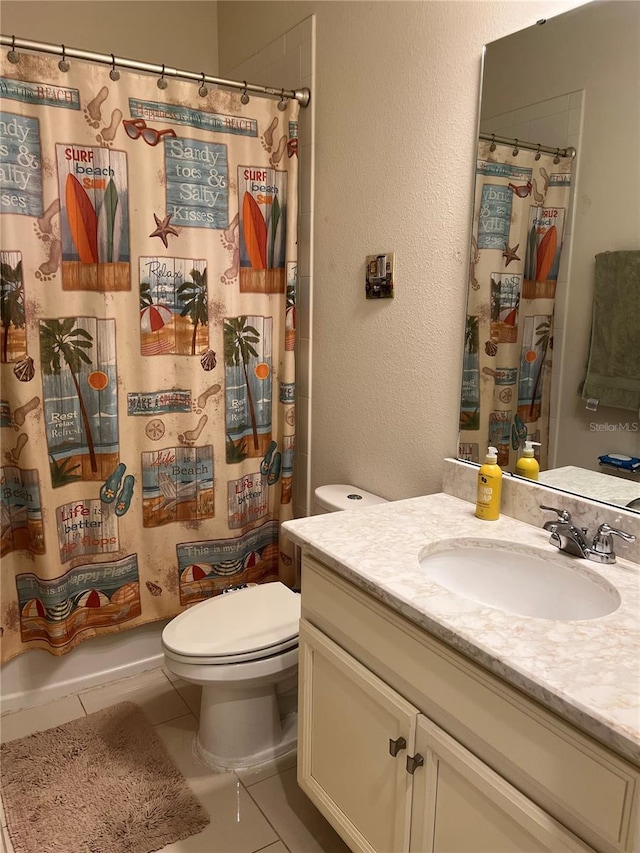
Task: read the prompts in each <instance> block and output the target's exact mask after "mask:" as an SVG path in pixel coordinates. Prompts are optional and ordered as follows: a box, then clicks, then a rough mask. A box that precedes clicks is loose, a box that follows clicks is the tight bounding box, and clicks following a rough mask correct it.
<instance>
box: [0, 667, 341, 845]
mask: <svg viewBox="0 0 640 853" xmlns="http://www.w3.org/2000/svg"><path fill="white" fill-rule="evenodd" d="M199 691H200V688H199V687H197V686H196V685H192V684H187V683H186V682H184V681H181V680H176V679H174V677H173V676H171V677H169V675H168V674H167V673H166V672H165V671H164V670H163V669H154V670H151V671H150V672H146V673H142V674H141V675H138V676H134V677H132V678H126V679H123V680H121V681H116V682H113V683H112V684H109V685H106V686H103V687H94V688H91V689H90V690H85V691H83V692H81V693H78V694H75V695H73V696H67V697H66V698H64V699H59V700H57V701H54V702H50V703H48V704H47V705H40V706H39V707H36V708H31V709H28V710H24V711H18V712H17V713H15V714H5V715H4V716H3V717H2V718H1V719H0V737H1V739H2V741H3V742H4V741H7V740H13V738H18V737H23V736H24V735H27V734H31V733H32V732H35V731H40V730H42V729H46V728H51V727H53V726H58V725H61V724H62V723H66V722H68V721H69V720H73V719H76V718H77V717H80V716H82V715H84V714H90V713H92V712H93V711H98V710H100V709H101V708H106V707H108V706H109V705H114V704H116V703H117V702H123V701H126V700H130V701H132V702H136V703H137V704H138V705H139V706H140V707H141V708H142V710H143V711H144V712H145V714H146V715H147V717H148V719H149V720H150V722H151V723H152V724H153V725H154V727H155V729H156V732H157V733H158V735H159V737H160V739H161V740H162V742H163V743H164V745H165V747H166V749H167V751H168V753H169V755H170V756H171V758H172V759H173V761H174V762H175V764H176V766H177V767H178V768H179V769H180V771H181V772H182V774H183V775H184V776H185V778H186V779H187V781H188V782H189V784H190V785H191V787H192V788H193V790H194V792H195V794H196V796H197V797H198V798H199V799H200V802H201V803H202V804H203V806H204V807H205V808H206V809H207V811H208V812H209V814H210V816H211V823H210V824H209V825H208V826H207V828H206V829H205V830H203V831H202V832H201V833H199V834H198V835H193V836H191V838H187V839H185V840H184V841H177V842H175V843H174V844H169V845H167V846H166V847H163V848H162V850H163V851H164V853H257V851H264V853H287V851H288V853H348V848H347V847H346V845H345V844H344V843H343V842H342V840H341V839H340V838H339V837H338V835H337V834H336V833H335V832H334V830H333V829H332V827H331V826H330V825H329V824H328V823H327V822H326V820H325V819H324V818H323V817H322V815H321V814H320V812H319V811H318V810H317V809H316V808H315V806H313V804H312V803H311V802H310V800H309V799H308V798H307V797H306V796H305V795H304V794H303V793H302V791H301V790H300V788H299V787H298V785H297V782H296V769H295V758H290V759H287V760H282V761H278V762H273V763H272V764H270V765H263V766H262V767H260V768H259V769H257V770H243V771H238V772H237V773H216V772H214V771H212V770H210V769H209V768H208V767H206V766H205V765H204V764H202V763H201V762H199V761H198V759H197V758H195V757H194V756H193V754H192V750H191V742H192V737H193V733H194V731H195V730H196V728H197V724H198V721H197V716H198V710H199V705H200V696H199ZM0 819H1V821H2V851H3V853H13V847H12V845H11V841H10V838H9V833H8V831H7V827H6V820H5V816H4V810H2V811H0ZM43 853H44V851H43ZM69 853H79V851H73V850H70V851H69Z"/></svg>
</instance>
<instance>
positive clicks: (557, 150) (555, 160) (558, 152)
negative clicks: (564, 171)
mask: <svg viewBox="0 0 640 853" xmlns="http://www.w3.org/2000/svg"><path fill="white" fill-rule="evenodd" d="M553 162H554V163H555V164H556V165H558V163H559V162H560V149H559V148H556V156H555V157H554V158H553Z"/></svg>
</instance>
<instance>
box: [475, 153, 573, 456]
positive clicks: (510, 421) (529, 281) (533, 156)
mask: <svg viewBox="0 0 640 853" xmlns="http://www.w3.org/2000/svg"><path fill="white" fill-rule="evenodd" d="M491 147H492V145H491V143H489V142H484V141H480V142H479V144H478V157H477V165H476V185H475V202H474V213H473V232H472V238H471V243H472V248H471V262H470V274H469V296H468V305H467V320H466V328H465V344H464V356H463V377H462V399H461V405H460V443H459V448H458V453H459V457H460V458H461V459H467V460H469V461H472V462H482V461H484V457H485V454H486V452H487V447H488V446H490V445H493V446H494V447H496V448H497V450H498V464H499V465H500V466H501V467H502V468H504V469H505V470H511V471H514V470H515V463H516V460H517V458H518V457H519V456H520V455H521V452H520V451H521V449H522V448H523V446H524V441H525V439H527V438H529V439H530V440H532V441H538V442H540V447H539V448H537V449H536V457H537V458H538V459H539V461H540V464H541V467H545V468H546V467H547V464H546V460H547V453H548V449H549V400H550V390H551V389H550V385H551V382H550V380H551V359H552V354H553V309H554V301H555V295H556V285H557V280H558V270H559V266H560V257H561V251H562V244H563V239H564V235H565V229H566V224H567V208H568V204H569V194H570V187H571V166H572V160H571V158H569V157H561V158H560V157H557V156H555V155H553V154H543V153H538V152H536V151H528V150H524V149H520V150H519V151H518V152H517V153H514V146H507V145H499V144H497V145H495V146H494V150H493V151H492V150H491Z"/></svg>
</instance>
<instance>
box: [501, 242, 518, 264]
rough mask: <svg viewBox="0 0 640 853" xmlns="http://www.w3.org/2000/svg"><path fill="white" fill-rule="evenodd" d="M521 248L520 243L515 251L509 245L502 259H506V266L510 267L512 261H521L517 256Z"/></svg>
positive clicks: (514, 248)
mask: <svg viewBox="0 0 640 853" xmlns="http://www.w3.org/2000/svg"><path fill="white" fill-rule="evenodd" d="M519 248H520V243H516V245H515V246H514V247H513V249H512V248H511V247H510V246H509V244H508V243H507V248H506V249H505V250H504V252H503V253H502V257H503V258H504V265H505V267H508V266H509V264H510V263H511V261H519V260H520V258H519V257H518V256H517V255H516V252H517V251H518V249H519Z"/></svg>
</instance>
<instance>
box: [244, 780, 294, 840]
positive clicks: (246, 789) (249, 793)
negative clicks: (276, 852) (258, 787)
mask: <svg viewBox="0 0 640 853" xmlns="http://www.w3.org/2000/svg"><path fill="white" fill-rule="evenodd" d="M269 778H272V777H269ZM240 784H241V785H242V781H240ZM243 787H244V789H245V791H246V792H247V794H248V795H249V796H250V797H251V799H252V800H253V802H254V804H255V806H256V808H257V809H258V811H259V812H260V814H261V815H262V816H263V817H264V819H265V820H266V822H267V823H268V824H269V826H270V827H271V829H272V830H273V831H274V832H275V834H276V835H277V837H278V840H279V841H281V842H282V844H283V846H284V847H285V849H286V850H287V851H288V850H289V848H288V847H287V845H286V844H285V843H284V840H283V838H282V836H281V835H280V833H279V832H278V830H277V829H276V828H275V826H274V825H273V824H272V823H271V821H270V820H269V816H268V815H267V813H266V812H265V810H264V809H263V808H262V806H261V805H260V803H259V802H258V801H257V800H256V798H255V797H254V796H253V795H252V794H251V791H250V790H249V788H247V787H246V786H244V785H243ZM271 843H272V844H275V842H274V841H272V842H271ZM258 849H260V848H258ZM254 853H256V851H254Z"/></svg>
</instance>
